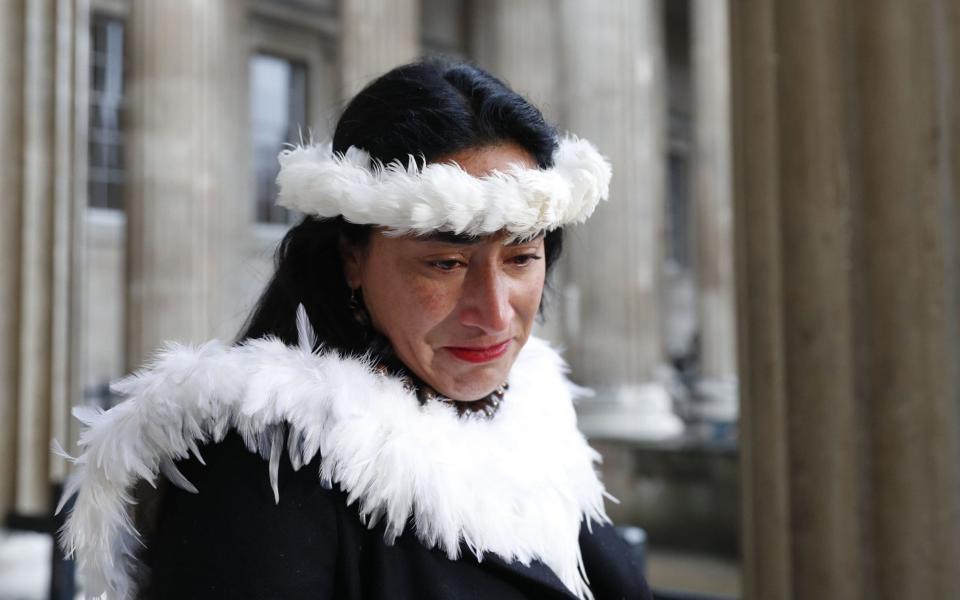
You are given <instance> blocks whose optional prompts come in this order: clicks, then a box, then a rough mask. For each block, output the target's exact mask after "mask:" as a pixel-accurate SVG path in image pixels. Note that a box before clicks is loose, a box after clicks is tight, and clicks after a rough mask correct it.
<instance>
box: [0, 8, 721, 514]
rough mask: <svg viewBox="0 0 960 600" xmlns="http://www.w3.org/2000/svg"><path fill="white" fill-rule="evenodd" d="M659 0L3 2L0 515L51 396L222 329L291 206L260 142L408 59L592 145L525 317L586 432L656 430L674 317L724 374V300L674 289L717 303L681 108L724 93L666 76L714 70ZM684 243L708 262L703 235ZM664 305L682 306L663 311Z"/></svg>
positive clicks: (21, 499) (39, 471) (36, 467)
mask: <svg viewBox="0 0 960 600" xmlns="http://www.w3.org/2000/svg"><path fill="white" fill-rule="evenodd" d="M683 5H684V7H685V8H684V9H683V11H681V12H679V13H678V11H677V10H676V8H671V9H666V8H665V5H664V4H663V3H662V2H661V1H660V0H643V1H641V2H613V3H609V2H556V1H553V0H528V1H525V2H509V1H506V0H504V1H499V0H498V1H493V2H470V1H468V0H457V1H445V0H404V1H403V2H393V1H387V0H344V1H342V2H335V1H334V0H299V1H294V0H286V1H284V0H256V1H248V2H237V1H235V0H187V1H183V2H139V1H129V0H72V1H70V2H62V1H60V2H54V1H53V0H50V1H41V2H10V3H6V4H4V8H3V11H4V12H3V14H2V15H0V24H2V26H3V27H4V32H5V33H9V35H5V36H4V43H5V44H6V45H7V48H6V52H5V54H4V56H3V59H2V60H3V71H2V72H3V74H4V77H5V85H4V96H3V105H2V108H3V118H4V121H3V126H4V130H3V133H4V134H5V139H14V140H20V144H19V145H16V144H15V145H12V146H8V147H7V148H6V149H5V150H4V152H5V155H4V161H3V165H4V177H3V180H2V185H3V186H4V191H5V194H4V204H3V217H4V218H3V219H2V220H3V223H4V225H3V227H4V228H5V229H4V236H3V240H4V241H3V243H4V244H5V247H7V248H6V249H7V252H6V253H5V255H4V259H3V260H2V261H0V263H2V265H3V271H2V273H3V279H2V287H0V290H2V292H3V293H2V295H0V298H2V302H3V313H2V314H3V321H2V323H0V324H2V326H3V329H2V336H0V338H2V340H3V343H4V344H5V345H6V348H5V351H4V353H3V360H2V361H0V362H2V367H0V368H2V375H3V377H2V378H0V382H2V390H3V395H2V402H0V407H2V411H3V414H4V416H6V417H9V418H6V419H3V427H4V428H5V430H4V432H3V436H2V446H0V463H2V464H4V465H10V466H12V467H14V468H11V469H9V470H8V469H4V475H3V476H2V477H0V508H3V510H4V512H7V511H13V512H16V513H25V514H43V513H45V511H46V510H47V509H48V504H49V483H50V482H51V481H56V480H58V479H59V478H61V477H62V475H63V473H64V472H65V465H64V464H63V461H62V460H61V459H59V458H57V457H50V456H49V453H48V441H49V439H50V438H51V437H53V438H56V439H58V440H62V441H65V442H68V443H69V442H70V441H71V440H72V437H71V435H72V434H73V433H74V428H73V427H74V426H73V425H72V424H71V422H70V419H69V416H68V409H69V406H71V405H74V404H78V403H82V402H87V403H99V404H102V405H107V404H109V403H110V402H111V399H110V398H109V393H108V385H109V382H110V381H111V380H113V379H115V378H117V377H119V376H121V375H122V374H124V373H126V372H128V371H130V370H132V369H134V368H136V367H137V366H138V365H140V364H141V363H142V362H143V361H144V360H146V359H148V358H149V355H150V353H151V352H152V351H153V350H154V349H156V348H157V347H158V346H159V345H160V344H161V343H162V342H163V341H165V340H170V339H173V340H180V341H200V340H204V339H208V338H210V337H220V338H221V339H232V338H233V337H234V336H235V335H236V333H237V331H238V330H239V328H240V326H241V324H242V322H243V319H244V318H245V316H246V314H247V313H248V311H249V310H250V308H251V306H252V305H253V303H254V301H255V299H256V297H257V294H258V293H259V291H260V290H261V289H262V286H263V284H264V283H265V281H266V279H267V278H268V276H269V275H270V271H271V266H272V262H271V261H272V252H273V250H274V248H275V246H276V244H277V242H278V241H279V239H280V237H281V236H282V234H283V232H284V231H285V229H286V227H287V226H288V223H289V222H290V220H291V219H293V218H295V217H293V216H291V215H289V214H288V213H287V212H286V211H284V210H278V209H277V208H276V207H273V206H272V204H271V203H272V199H273V194H274V193H275V188H274V186H273V183H272V179H273V177H274V176H275V173H276V163H275V156H276V153H277V152H278V151H279V149H280V147H281V146H282V144H283V143H286V142H288V141H293V140H297V139H302V138H303V137H305V136H312V137H313V138H315V139H318V138H324V137H326V136H328V135H329V134H330V133H331V132H332V126H333V124H334V123H335V120H336V117H337V115H338V112H339V109H340V107H341V106H342V105H343V103H344V102H345V101H346V99H348V98H349V97H350V95H351V94H352V93H354V92H355V91H356V90H357V89H358V88H359V86H362V85H363V84H364V83H365V82H366V81H369V80H370V79H371V78H372V77H374V76H376V75H377V74H379V73H382V72H384V71H386V70H388V69H389V68H390V67H392V66H395V65H397V64H400V63H403V62H406V61H409V60H413V59H415V58H417V57H418V56H423V55H434V54H442V55H448V56H453V57H460V58H465V59H468V60H473V61H475V62H477V63H478V64H480V65H481V66H484V67H486V68H488V69H490V70H491V71H493V72H494V73H496V74H498V75H499V76H501V77H502V78H504V79H505V80H507V81H508V82H509V83H510V84H512V85H513V86H514V87H515V88H516V89H518V90H519V91H520V92H522V93H524V94H526V95H528V96H529V97H530V98H531V99H532V100H533V101H534V102H536V103H537V104H539V105H540V106H542V107H543V110H544V112H545V113H546V115H547V116H548V118H549V119H551V120H552V121H554V122H556V123H558V124H559V126H560V127H561V129H569V130H571V131H575V132H577V133H578V134H580V135H583V136H585V137H587V138H589V139H591V140H592V141H594V142H595V143H596V144H597V145H598V146H599V147H600V149H601V150H602V151H603V152H604V153H605V154H607V155H608V156H609V157H610V158H611V160H612V161H613V163H614V172H615V176H614V181H613V192H612V198H611V201H610V202H609V203H608V204H607V205H606V206H604V207H603V208H602V210H600V211H598V213H597V215H596V217H595V218H594V219H593V220H592V221H591V222H590V223H589V224H587V225H586V226H583V227H580V228H578V229H577V230H576V231H574V232H571V235H569V236H568V243H567V247H568V252H567V257H566V258H565V260H564V262H563V264H562V265H561V266H560V268H559V269H558V271H559V272H558V273H557V280H556V281H555V282H554V288H555V291H556V297H555V299H554V302H553V309H552V315H551V318H549V319H548V320H547V322H546V323H545V324H544V325H543V326H542V327H541V330H540V334H541V335H545V336H547V337H549V338H551V339H553V340H554V341H555V342H557V343H559V344H561V345H563V346H564V347H566V348H567V356H568V357H569V360H570V361H571V364H572V366H573V373H574V377H575V378H576V379H577V380H578V381H580V382H582V383H585V384H587V385H590V386H592V387H594V388H596V389H597V391H598V396H597V398H596V399H595V400H594V401H592V402H590V403H585V404H584V407H583V408H584V414H583V426H584V427H585V429H587V430H588V432H590V433H592V434H596V435H600V436H606V437H613V438H624V439H632V438H635V437H639V438H651V437H664V436H670V435H675V434H677V433H678V432H680V431H681V429H682V423H681V421H680V420H679V419H678V418H677V416H676V411H675V410H674V408H673V403H674V400H675V399H674V398H673V397H672V396H671V393H670V387H669V381H670V380H671V378H669V377H665V376H664V373H669V372H671V370H670V368H669V365H670V364H671V358H672V357H671V356H670V354H671V352H673V353H674V354H676V353H677V352H678V350H677V348H679V349H680V350H679V352H684V351H686V352H689V351H690V349H691V345H690V340H692V336H691V334H690V333H689V332H691V331H693V330H694V329H697V330H702V331H708V329H706V328H700V327H699V326H691V323H700V322H701V321H702V322H704V323H711V322H712V321H715V320H725V324H723V325H716V327H717V331H718V332H719V333H718V335H722V336H726V337H727V339H726V340H725V341H724V342H720V343H714V342H712V341H711V342H710V343H701V347H703V348H704V349H707V350H708V351H709V352H713V353H715V354H717V355H724V357H723V360H720V361H719V362H720V363H723V364H721V366H720V367H719V368H720V369H721V370H722V371H723V372H724V373H725V375H727V376H729V377H730V378H732V377H733V374H734V369H735V363H734V362H732V360H731V359H732V356H733V350H732V348H733V338H732V337H731V336H732V318H733V317H732V307H730V306H729V303H728V305H723V303H722V302H720V303H719V306H720V308H719V309H714V308H711V309H709V311H712V312H709V311H708V313H704V312H703V310H701V309H700V308H698V306H697V305H696V303H695V301H693V300H692V299H694V298H696V294H691V293H690V290H691V289H693V286H691V282H692V281H694V280H696V277H695V274H694V273H695V272H694V267H695V266H696V265H697V264H699V263H701V262H702V263H703V264H704V265H707V266H708V267H709V269H708V270H709V272H710V273H711V277H710V278H709V280H705V282H707V283H708V285H707V286H706V287H705V288H704V289H706V290H707V291H708V292H709V293H708V294H705V295H703V298H704V300H705V301H706V302H705V303H702V304H703V306H708V305H709V306H710V307H716V306H718V302H717V300H716V299H715V298H716V297H724V294H725V297H726V298H727V299H728V300H729V299H732V297H733V292H732V277H731V276H730V267H729V265H726V266H721V267H715V266H713V265H709V264H708V263H709V262H710V260H706V261H700V260H694V259H693V258H692V257H693V256H694V253H695V252H696V251H697V250H696V248H695V245H694V244H693V243H692V240H693V238H694V237H695V236H694V231H695V230H694V227H699V228H700V230H704V231H710V232H713V231H716V232H718V233H717V235H716V236H714V237H716V239H717V244H718V245H719V246H724V245H729V222H728V221H729V219H728V218H727V216H726V213H724V212H723V211H724V210H728V208H727V209H724V208H723V207H724V205H725V204H726V205H729V200H730V199H729V192H728V191H727V192H723V191H722V189H721V188H723V189H728V188H729V172H728V171H729V169H728V164H727V163H726V162H724V161H725V160H728V159H725V158H724V157H723V156H721V155H722V153H723V149H724V148H725V146H724V140H725V138H724V137H723V133H722V131H723V130H724V127H726V125H725V123H726V118H725V116H724V115H723V114H722V113H723V109H722V106H724V104H723V103H722V101H721V102H720V103H719V104H716V106H720V107H721V108H720V109H719V110H718V111H717V112H715V113H714V114H707V115H706V117H705V118H708V119H714V120H716V121H717V125H716V126H715V127H714V128H713V129H710V130H709V131H710V132H711V133H709V134H708V137H704V138H703V139H702V140H701V139H700V138H698V137H697V136H695V135H692V133H691V132H693V131H695V130H696V128H692V127H691V125H690V124H691V120H692V119H693V113H695V112H696V111H697V110H700V109H698V108H697V107H698V106H714V103H713V102H712V101H711V100H709V98H708V99H706V101H705V102H704V101H701V102H700V103H699V104H698V102H697V100H696V98H695V97H696V94H698V93H699V94H701V95H705V96H711V95H719V96H723V95H724V94H726V93H727V91H726V89H724V88H723V86H722V85H718V84H716V83H711V82H709V81H708V78H703V77H701V79H704V81H708V83H707V84H706V85H705V86H701V85H700V84H699V83H697V84H696V85H693V84H692V83H691V81H692V82H698V81H699V79H697V77H696V76H695V74H696V73H698V72H700V71H705V70H707V69H710V68H712V65H707V64H706V63H704V65H701V66H699V67H698V64H699V63H697V57H703V60H707V61H710V60H714V61H715V62H720V63H722V62H723V61H722V60H719V61H717V59H716V57H717V56H719V55H718V54H716V52H722V51H723V46H722V44H723V43H725V42H724V41H723V40H722V39H721V40H718V41H713V42H711V43H714V44H721V45H719V46H717V47H716V48H714V49H707V50H705V51H704V50H699V51H693V52H691V51H689V50H688V49H687V48H686V46H687V45H689V31H688V29H689V27H688V25H687V24H686V21H689V20H690V10H689V7H688V6H687V4H686V3H683ZM674 6H676V4H674ZM668 13H669V15H668ZM671 15H672V16H671ZM611 32H615V35H611V34H610V33H611ZM720 37H722V35H721V36H720ZM668 38H669V39H670V40H671V42H670V43H671V44H672V48H673V51H670V48H668ZM704 39H708V38H706V37H705V38H704ZM710 39H712V38H710ZM678 49H679V50H678ZM714 51H716V52H714ZM668 55H669V56H668ZM601 65H603V68H598V67H599V66H601ZM672 71H673V72H674V73H673V75H671V72H672ZM691 73H693V74H694V75H691ZM719 73H721V75H720V76H719V77H720V78H721V79H722V71H720V72H719ZM668 82H669V83H668ZM710 86H713V87H710ZM671 105H673V106H674V108H673V109H672V110H671V108H670V106H671ZM670 122H673V123H674V125H673V126H671V125H669V123H670ZM671 129H672V131H671ZM717 131H720V132H721V133H717ZM671 148H672V150H670V149H671ZM718 153H719V154H718ZM668 154H669V155H670V156H673V157H675V160H673V161H668V160H667V156H668ZM701 163H703V164H704V165H707V164H708V163H709V165H710V167H707V166H703V167H701V166H699V165H700V164H701ZM694 173H700V175H698V176H696V177H695V176H694ZM704 177H706V178H708V180H704V179H703V178H704ZM710 177H714V178H716V181H715V182H713V181H712V180H709V178H710ZM671 178H672V179H673V180H674V181H673V183H672V184H671V183H669V180H670V179H671ZM687 180H689V181H690V183H689V184H688V183H687ZM698 186H701V187H702V189H704V190H716V192H715V193H714V194H713V195H711V194H710V193H705V194H703V196H704V198H705V206H706V207H711V208H710V210H712V211H718V212H717V213H716V214H714V213H712V212H710V211H706V212H705V214H707V215H708V216H709V218H710V219H711V223H710V224H708V223H704V222H699V223H697V224H695V221H694V219H693V218H692V215H693V214H694V213H695V212H696V210H695V207H693V206H692V203H693V202H694V200H693V196H694V193H693V192H694V191H695V190H697V189H700V188H698ZM717 194H719V196H718V195H717ZM681 204H682V206H680V205H681ZM675 205H676V206H675ZM714 207H715V208H714ZM697 210H699V209H697ZM714 221H715V222H714ZM668 228H669V231H668ZM698 231H699V230H698ZM724 236H726V237H724ZM711 239H713V238H711ZM668 247H669V248H668ZM703 254H704V255H705V256H707V257H709V259H713V258H717V260H718V261H720V262H721V263H722V262H723V261H728V262H729V252H728V251H726V250H725V251H707V252H705V253H703ZM713 274H719V276H713ZM675 289H676V290H680V295H681V296H682V297H683V298H685V299H686V302H685V303H684V302H683V301H682V300H681V301H678V302H674V300H673V297H674V296H676V294H675V293H674V294H673V295H671V293H672V290H675ZM684 290H686V291H684ZM684 294H686V295H685V296H684ZM718 295H719V296H718ZM675 305H676V306H685V307H686V308H685V309H682V310H680V311H679V313H678V312H677V311H676V310H674V311H673V313H672V314H670V315H667V306H670V307H673V306H675ZM727 309H729V310H727ZM725 310H726V313H725V312H724V311H725ZM675 324H679V325H675ZM675 331H681V332H683V331H686V332H687V338H688V340H687V341H686V342H684V341H682V340H684V334H683V333H681V334H677V333H675ZM709 331H712V330H709ZM671 336H672V337H671ZM668 338H669V339H680V340H681V342H679V343H673V344H672V345H671V344H670V343H668V342H667V340H668ZM707 341H709V340H707ZM701 342H704V340H702V339H701ZM715 348H716V349H715ZM724 360H726V362H725V363H724V362H723V361H724ZM715 362H717V360H716V359H712V358H710V357H704V364H711V365H712V364H714V363H715Z"/></svg>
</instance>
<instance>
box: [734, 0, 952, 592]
mask: <svg viewBox="0 0 960 600" xmlns="http://www.w3.org/2000/svg"><path fill="white" fill-rule="evenodd" d="M731 23H732V35H731V40H732V41H733V52H732V56H733V63H732V64H733V88H732V90H733V115H734V129H733V131H734V140H735V156H734V164H735V168H734V173H735V177H734V182H735V190H736V191H735V194H734V198H735V203H736V215H737V227H738V239H737V252H738V259H737V264H738V271H737V279H738V310H739V316H740V319H739V321H738V322H739V326H740V329H739V336H738V339H739V348H740V361H739V364H740V373H741V377H740V381H741V387H742V404H741V407H742V412H741V432H742V436H741V444H742V450H741V453H742V461H743V463H742V464H743V469H742V473H743V497H744V506H743V515H744V558H745V574H744V589H745V592H746V595H745V597H746V598H757V599H759V598H763V599H765V600H766V599H772V600H780V599H797V600H799V599H804V598H820V599H824V600H840V599H844V600H849V599H856V600H866V599H868V598H869V599H874V598H876V599H879V600H886V599H893V598H955V597H960V571H958V569H957V568H956V565H957V564H960V547H958V546H960V468H958V465H960V440H958V437H960V369H958V367H957V364H958V363H957V357H958V356H960V331H958V329H960V327H958V320H960V315H958V309H957V307H958V306H960V285H958V281H957V280H958V273H960V256H958V231H960V226H958V209H960V206H958V200H957V190H958V189H960V187H958V186H957V183H958V181H960V164H958V159H957V152H958V150H960V127H958V123H960V116H958V109H957V106H958V105H960V102H958V101H960V87H958V83H957V82H958V81H960V77H958V74H960V52H958V48H960V46H958V42H957V40H958V36H960V10H958V8H957V7H956V6H955V3H949V2H939V1H931V2H922V3H919V4H917V3H911V4H906V3H901V2H897V1H896V0H883V1H881V2H866V1H862V0H847V1H844V2H833V1H830V0H812V1H808V2H791V1H787V0H734V1H733V2H732V12H731Z"/></svg>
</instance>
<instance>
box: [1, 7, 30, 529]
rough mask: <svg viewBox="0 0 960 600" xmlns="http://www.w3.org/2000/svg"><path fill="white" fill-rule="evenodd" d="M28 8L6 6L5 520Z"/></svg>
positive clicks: (10, 490)
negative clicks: (25, 13) (25, 36)
mask: <svg viewBox="0 0 960 600" xmlns="http://www.w3.org/2000/svg"><path fill="white" fill-rule="evenodd" d="M23 23H24V6H23V2H4V3H3V4H2V5H0V139H2V140H6V141H7V142H6V143H4V144H0V515H6V514H7V511H9V510H10V508H11V507H12V506H13V502H14V497H15V489H16V476H17V468H16V457H17V405H18V402H17V398H18V393H17V388H18V386H17V380H18V373H19V369H20V366H19V364H20V361H19V357H20V348H19V339H20V325H19V322H20V319H19V312H20V244H21V241H20V231H21V210H22V203H21V201H20V194H21V185H22V184H21V179H22V170H23V148H22V147H21V146H20V140H21V139H22V135H23V134H22V131H23V127H22V123H21V118H22V114H23Z"/></svg>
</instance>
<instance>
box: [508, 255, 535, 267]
mask: <svg viewBox="0 0 960 600" xmlns="http://www.w3.org/2000/svg"><path fill="white" fill-rule="evenodd" d="M541 258H543V257H541V256H538V255H536V254H519V255H517V256H514V257H513V258H511V259H510V260H511V261H512V262H513V264H515V265H517V266H520V267H525V266H527V265H529V264H530V263H532V262H533V261H535V260H540V259H541Z"/></svg>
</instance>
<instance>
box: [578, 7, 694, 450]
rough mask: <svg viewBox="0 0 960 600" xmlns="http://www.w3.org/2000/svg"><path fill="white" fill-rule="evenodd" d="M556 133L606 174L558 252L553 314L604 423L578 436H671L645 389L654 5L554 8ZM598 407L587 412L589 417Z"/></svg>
mask: <svg viewBox="0 0 960 600" xmlns="http://www.w3.org/2000/svg"><path fill="white" fill-rule="evenodd" d="M560 6H561V13H562V18H563V28H562V31H563V36H564V37H563V40H564V44H563V61H564V73H563V81H564V82H565V83H564V92H565V94H564V96H565V98H564V101H565V103H566V104H565V107H564V110H563V114H564V115H565V120H564V122H563V125H564V126H565V127H567V128H569V129H570V130H571V131H573V132H576V133H577V134H578V135H582V136H584V137H586V138H588V139H590V140H591V141H593V142H594V143H595V144H596V145H597V146H598V147H599V149H600V151H601V152H603V153H604V154H605V155H607V156H608V157H609V158H610V160H611V162H612V163H613V173H614V175H613V182H612V186H611V196H610V201H609V202H608V203H606V204H605V205H602V206H599V207H598V208H597V211H596V213H595V214H594V216H593V217H592V218H591V219H590V220H589V221H588V222H587V223H586V224H585V225H582V226H578V227H572V228H570V230H569V232H568V236H567V237H566V240H565V245H566V250H567V253H568V256H567V260H568V263H567V265H568V271H567V275H568V280H567V281H568V283H567V295H566V296H567V297H566V304H565V306H564V310H565V312H566V318H565V320H566V321H567V322H568V324H569V326H570V328H569V330H568V331H567V337H566V339H567V340H568V348H569V351H568V356H569V358H570V360H571V363H572V367H573V373H574V375H575V377H576V378H577V379H578V380H579V381H581V382H583V383H586V384H588V385H590V386H592V387H594V388H595V389H596V390H597V391H598V392H599V395H598V400H600V401H606V402H602V403H603V404H606V405H608V406H610V405H614V406H615V407H616V409H615V410H614V411H613V412H608V411H604V415H603V416H601V415H591V414H589V413H590V412H591V411H587V410H586V408H587V406H586V405H587V403H583V407H584V409H585V410H584V411H583V412H582V413H581V426H582V427H583V428H584V430H585V431H587V433H588V434H598V435H606V436H616V437H620V436H626V437H632V436H635V435H641V436H653V435H672V434H675V433H677V432H678V430H679V427H680V424H679V422H678V421H677V419H676V417H674V416H673V414H672V413H671V411H670V399H669V397H668V395H667V394H666V391H665V389H664V388H663V387H662V386H661V385H660V384H658V383H656V379H657V376H658V370H659V368H660V366H661V365H662V364H663V362H664V351H663V342H662V337H663V336H662V333H661V302H660V294H661V286H660V275H661V265H662V256H663V222H664V206H665V201H664V196H665V179H666V155H665V139H666V86H665V81H666V80H665V52H664V43H663V31H662V30H663V15H662V6H661V3H660V2H659V0H640V1H633V0H630V1H628V0H616V1H610V2H580V1H575V0H569V1H565V2H563V3H561V5H560ZM598 405H599V404H596V403H595V404H594V406H595V407H596V406H598Z"/></svg>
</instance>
